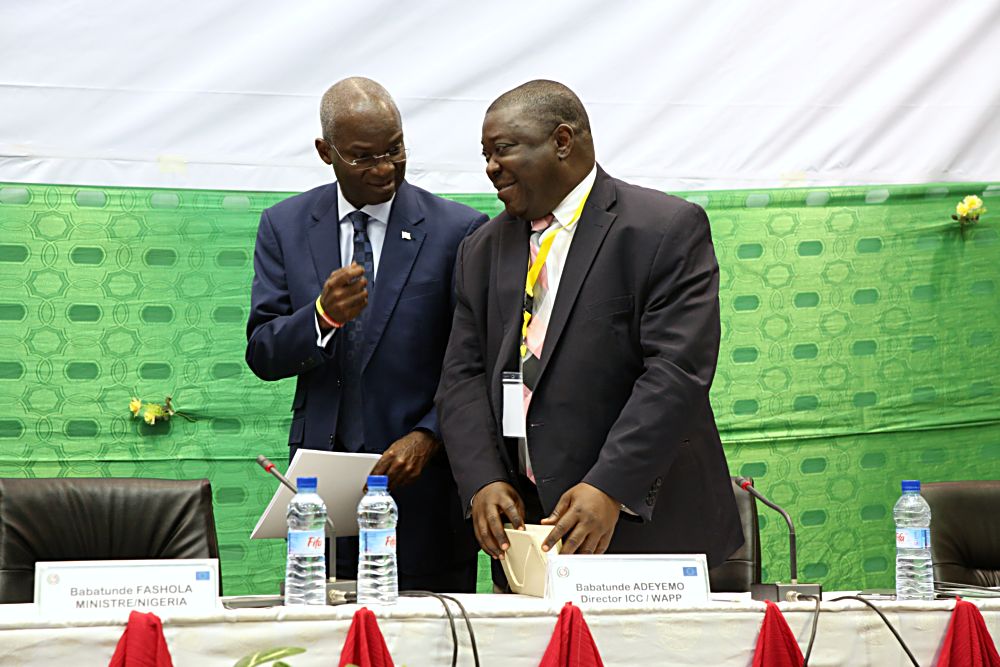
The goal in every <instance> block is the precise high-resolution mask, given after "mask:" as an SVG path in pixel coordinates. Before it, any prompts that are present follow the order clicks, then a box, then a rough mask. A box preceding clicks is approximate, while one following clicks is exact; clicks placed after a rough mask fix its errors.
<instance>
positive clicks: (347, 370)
mask: <svg viewBox="0 0 1000 667" xmlns="http://www.w3.org/2000/svg"><path fill="white" fill-rule="evenodd" d="M347 219H348V220H350V221H351V224H352V225H354V261H355V262H356V263H358V264H360V265H361V266H362V267H364V269H365V278H367V279H368V285H367V289H368V306H367V307H366V308H365V309H364V310H362V311H361V314H360V315H358V316H357V317H355V318H354V319H353V320H351V321H350V322H347V323H346V324H345V325H344V328H343V332H342V333H343V334H344V341H343V343H344V344H343V355H344V356H343V358H342V365H341V368H342V371H343V372H342V381H341V392H340V414H339V416H338V418H337V437H338V438H339V440H340V442H341V443H342V444H343V446H344V449H346V450H347V451H349V452H357V451H360V450H361V449H362V448H363V447H364V444H365V420H364V395H363V393H362V390H361V356H362V348H363V347H364V341H365V321H366V320H367V315H368V310H369V309H370V308H371V303H372V294H373V291H374V289H375V255H374V254H373V253H372V244H371V240H369V238H368V220H369V216H368V214H367V213H365V212H363V211H352V212H350V213H349V214H348V215H347Z"/></svg>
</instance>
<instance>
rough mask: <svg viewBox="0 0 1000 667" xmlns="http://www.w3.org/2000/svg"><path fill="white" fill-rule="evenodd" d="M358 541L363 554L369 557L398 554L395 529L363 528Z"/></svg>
mask: <svg viewBox="0 0 1000 667" xmlns="http://www.w3.org/2000/svg"><path fill="white" fill-rule="evenodd" d="M358 541H359V542H360V545H359V546H360V550H361V553H362V554H366V555H368V556H394V555H395V554H396V529H395V528H362V529H361V530H360V531H359V535H358Z"/></svg>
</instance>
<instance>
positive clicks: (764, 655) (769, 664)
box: [753, 600, 805, 667]
mask: <svg viewBox="0 0 1000 667" xmlns="http://www.w3.org/2000/svg"><path fill="white" fill-rule="evenodd" d="M803 662H805V659H804V658H803V657H802V651H801V650H800V649H799V643H798V642H797V641H796V640H795V635H793V634H792V631H791V629H790V628H789V627H788V623H786V622H785V617H784V616H783V615H782V613H781V610H780V609H778V605H776V604H774V603H773V602H771V601H770V600H767V611H766V612H764V622H763V623H762V624H761V626H760V634H759V635H757V647H756V648H754V651H753V667H802V663H803Z"/></svg>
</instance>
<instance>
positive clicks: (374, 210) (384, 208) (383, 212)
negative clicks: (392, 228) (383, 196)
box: [337, 185, 396, 224]
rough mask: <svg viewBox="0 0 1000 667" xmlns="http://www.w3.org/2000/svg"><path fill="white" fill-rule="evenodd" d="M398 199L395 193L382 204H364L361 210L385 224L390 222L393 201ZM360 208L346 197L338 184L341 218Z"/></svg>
mask: <svg viewBox="0 0 1000 667" xmlns="http://www.w3.org/2000/svg"><path fill="white" fill-rule="evenodd" d="M394 201H396V194H395V193H393V195H392V197H391V198H390V199H389V201H385V202H382V203H381V204H368V205H367V206H362V207H361V210H362V211H364V212H365V213H367V214H368V215H369V216H370V217H372V218H374V219H375V220H378V221H379V222H381V223H383V224H389V213H390V211H392V202H394ZM357 210H358V209H357V208H356V207H355V206H354V205H353V204H351V202H349V201H347V199H345V198H344V193H343V192H342V191H341V190H340V186H339V185H338V186H337V215H339V216H340V220H343V219H344V218H346V217H347V216H348V214H350V213H353V212H354V211H357Z"/></svg>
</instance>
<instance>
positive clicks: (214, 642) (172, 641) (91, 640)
mask: <svg viewBox="0 0 1000 667" xmlns="http://www.w3.org/2000/svg"><path fill="white" fill-rule="evenodd" d="M456 597H457V598H458V599H459V600H461V601H462V603H463V604H464V605H465V607H466V608H467V610H468V612H469V616H470V618H471V620H472V624H473V627H474V630H475V634H476V642H477V644H478V648H479V655H480V664H481V665H483V667H494V666H504V667H507V666H511V667H513V666H520V665H524V666H526V667H527V666H531V667H534V666H536V665H538V662H539V660H540V658H541V656H542V654H543V653H544V652H545V648H546V646H547V645H548V642H549V639H550V637H551V635H552V630H553V628H554V627H555V623H556V620H557V618H558V615H559V610H560V607H561V605H557V604H552V603H550V602H548V601H546V600H543V599H538V598H531V597H525V596H519V595H460V596H456ZM826 597H830V596H826ZM974 602H975V604H976V605H977V606H979V607H980V609H981V611H982V613H983V616H984V618H985V620H986V624H987V627H988V629H989V630H990V633H991V634H992V635H993V636H994V637H996V636H1000V634H998V633H1000V600H995V599H994V600H979V601H974ZM875 604H876V605H877V606H878V608H879V609H880V610H882V611H883V612H884V613H885V614H886V616H887V617H888V618H889V620H890V621H891V622H892V623H893V624H894V625H895V627H896V628H897V629H898V630H899V632H900V634H901V635H902V636H903V639H904V640H905V641H906V642H907V643H908V644H909V646H910V648H911V650H912V651H913V653H914V655H915V656H916V658H917V660H918V661H919V662H920V664H921V665H923V666H930V665H933V664H934V659H935V656H936V655H937V652H938V650H939V648H940V645H941V641H942V638H943V637H944V635H945V630H946V628H947V625H948V621H949V619H950V617H951V610H952V608H953V607H954V601H950V600H941V601H934V602H895V601H889V600H886V601H876V602H875ZM779 606H780V608H781V611H782V612H783V614H784V616H785V618H786V620H787V621H788V624H789V626H790V628H791V630H792V632H793V633H795V635H796V637H797V638H798V639H799V643H800V646H802V647H803V651H804V650H805V644H806V642H807V641H808V637H809V629H810V624H811V622H812V610H813V606H814V605H813V603H803V602H796V603H781V604H780V605H779ZM453 607H454V605H453ZM357 609H358V606H357V605H347V604H345V605H339V606H328V607H295V608H285V607H280V606H276V607H268V608H243V609H225V608H219V609H218V610H214V611H210V612H208V613H202V614H190V615H163V616H162V617H161V618H162V620H163V630H164V635H165V637H166V641H167V645H168V646H169V649H170V653H171V655H172V657H173V664H174V665H175V666H176V667H187V666H189V665H191V666H196V667H216V666H217V667H233V665H235V664H236V663H237V662H238V661H239V659H240V658H242V657H244V656H246V655H248V654H251V653H254V652H257V651H264V650H268V649H273V648H276V647H284V646H296V647H301V648H305V649H306V651H305V652H304V653H301V654H298V655H294V656H290V657H288V658H286V661H287V662H288V664H290V665H292V666H293V667H321V666H322V667H330V665H336V664H337V662H338V659H339V656H340V651H341V647H342V646H343V643H344V640H345V638H346V635H347V631H348V628H349V626H350V624H351V618H352V615H353V614H354V612H355V611H356V610H357ZM372 609H373V610H375V611H376V614H377V616H378V623H379V626H380V628H381V630H382V633H383V635H384V637H385V640H386V644H387V645H388V647H389V651H390V652H391V654H392V657H393V660H394V662H395V664H396V665H397V666H402V665H405V666H406V667H425V666H426V667H431V666H434V667H439V666H441V665H450V664H451V655H452V640H451V631H450V629H449V625H448V620H447V616H446V614H445V612H444V610H443V609H442V607H441V603H440V602H439V601H437V600H435V599H431V598H401V599H400V601H399V602H398V603H397V604H396V605H394V606H391V607H372ZM821 609H822V611H821V614H820V618H819V627H818V631H817V636H816V643H815V647H814V649H813V654H812V658H811V660H810V665H812V666H813V667H821V666H823V665H829V666H837V667H842V666H844V665H880V666H895V665H909V664H910V662H909V659H908V658H907V657H906V656H905V654H904V653H903V651H902V650H901V649H900V647H899V645H898V644H897V643H896V641H895V639H894V638H893V637H892V635H891V634H890V632H889V630H888V629H887V628H886V627H885V625H883V623H882V621H881V620H880V619H879V618H878V616H877V615H876V614H875V613H874V612H873V611H871V610H870V609H868V608H867V607H866V606H864V605H863V604H861V603H860V602H856V601H844V602H826V601H825V602H823V604H822V607H821ZM764 610H765V605H764V604H763V603H760V602H754V601H751V600H749V599H747V598H739V599H731V600H726V601H713V602H711V603H708V604H706V605H705V606H699V607H694V608H685V609H674V610H657V611H652V610H642V609H628V610H596V609H591V610H586V609H585V611H584V617H585V619H586V621H587V624H588V625H589V627H590V630H591V633H592V634H593V637H594V639H595V641H596V643H597V646H598V648H599V649H600V652H601V655H602V657H603V659H604V664H605V665H607V666H608V667H615V666H621V667H626V666H629V667H631V666H634V665H690V666H693V667H694V666H696V667H708V666H714V665H735V666H738V667H748V666H749V665H750V663H751V660H752V657H753V651H754V645H755V643H756V640H757V634H758V630H759V629H760V625H761V621H762V620H763V616H764ZM457 620H458V625H457V627H458V637H459V659H458V664H459V665H473V664H474V663H473V658H472V652H471V648H470V644H469V640H468V635H467V633H466V630H465V627H464V623H463V622H462V620H461V617H460V616H459V617H458V619H457ZM124 627H125V618H124V617H122V616H119V617H108V618H94V619H92V620H72V621H55V620H52V619H45V618H42V617H41V616H40V615H39V612H38V611H37V610H36V608H35V606H34V605H31V604H21V605H0V664H2V665H4V666H5V667H13V666H16V665H32V666H36V665H72V666H74V667H77V666H82V665H106V664H107V663H108V660H110V658H111V655H112V654H113V653H114V649H115V645H116V643H117V642H118V639H119V638H120V637H121V635H122V632H123V630H124ZM268 664H270V663H268Z"/></svg>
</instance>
